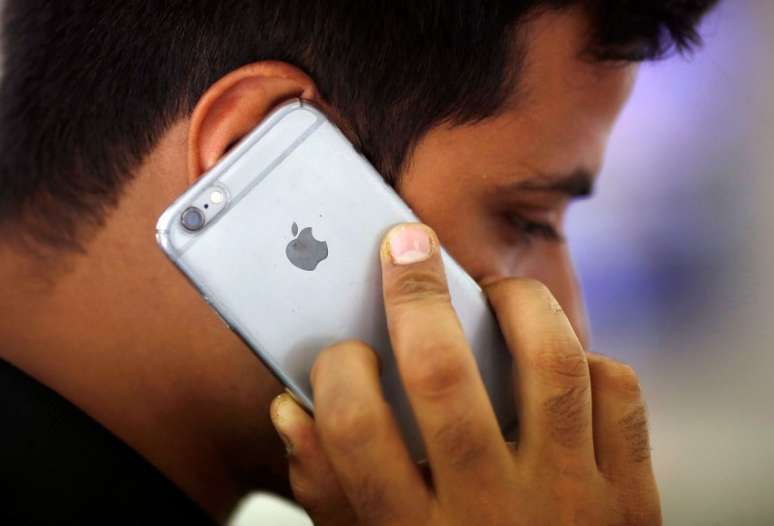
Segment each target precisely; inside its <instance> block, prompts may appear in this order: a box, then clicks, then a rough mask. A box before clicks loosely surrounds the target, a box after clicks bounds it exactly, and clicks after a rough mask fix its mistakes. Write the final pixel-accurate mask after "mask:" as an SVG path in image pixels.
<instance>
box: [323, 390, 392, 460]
mask: <svg viewBox="0 0 774 526" xmlns="http://www.w3.org/2000/svg"><path fill="white" fill-rule="evenodd" d="M321 413H322V414H320V415H319V420H320V422H319V425H320V431H321V434H322V435H323V437H324V440H325V442H326V443H327V445H328V446H329V447H332V448H335V449H337V450H339V451H352V450H353V449H355V448H359V447H361V446H363V445H364V444H367V443H368V442H369V440H370V439H371V438H372V437H373V435H374V432H375V430H376V429H378V426H379V424H380V415H379V410H378V409H377V408H375V407H374V406H373V404H366V403H364V402H362V401H360V400H357V399H353V398H349V397H340V398H339V399H338V400H336V401H334V402H332V403H331V404H330V405H329V407H327V408H326V409H325V411H321Z"/></svg>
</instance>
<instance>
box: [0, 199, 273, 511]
mask: <svg viewBox="0 0 774 526" xmlns="http://www.w3.org/2000/svg"><path fill="white" fill-rule="evenodd" d="M145 195H148V194H147V193H146V194H145ZM121 214H122V212H121V211H120V210H117V211H116V212H115V214H114V215H115V216H117V217H112V218H111V221H110V223H111V224H114V225H117V228H116V227H111V228H110V229H108V228H107V227H106V228H105V229H104V231H103V232H100V233H98V235H97V236H96V237H95V239H94V240H93V241H92V242H90V243H89V245H88V246H87V247H86V254H85V255H72V256H67V258H68V261H67V262H66V263H65V264H64V265H63V267H62V268H65V266H66V270H63V271H62V272H61V273H60V275H58V276H56V278H53V279H49V280H46V279H35V278H33V277H32V276H33V275H34V274H35V273H36V272H37V271H38V270H39V268H40V266H41V265H40V262H39V261H37V262H33V261H31V260H30V259H29V258H25V257H24V256H22V255H20V254H18V252H13V251H11V250H10V249H7V248H2V247H0V282H2V283H3V284H4V285H3V290H4V295H5V298H4V301H3V302H2V305H4V306H5V307H3V309H4V312H2V313H1V315H0V341H2V342H3V345H2V347H1V348H0V356H2V358H4V359H6V360H8V361H10V362H12V363H14V364H15V365H16V366H18V367H19V368H21V369H22V370H25V371H26V372H27V373H29V374H31V375H32V376H33V377H35V378H37V379H38V380H39V381H41V382H42V383H44V384H46V385H48V386H49V387H51V388H52V389H54V390H55V391H57V392H58V393H59V394H60V395H62V396H63V397H65V398H67V399H69V400H70V401H71V402H73V403H74V404H75V405H77V406H78V407H80V408H81V409H82V410H84V411H85V412H86V413H87V414H89V415H90V416H91V417H93V418H94V419H95V420H97V421H99V422H100V423H102V424H103V425H104V426H105V427H107V428H108V429H110V430H111V431H112V432H113V433H114V434H115V435H117V436H118V437H119V438H120V439H121V440H123V441H124V442H126V443H127V444H128V445H130V446H131V447H133V448H134V449H135V450H136V451H138V452H139V453H140V454H141V455H142V456H143V457H145V458H146V459H147V460H148V461H150V462H151V463H152V464H154V465H155V466H156V467H157V468H158V469H159V470H160V471H161V472H163V473H164V474H165V475H166V476H167V477H168V478H170V479H171V480H172V481H173V482H175V483H176V484H177V485H178V486H179V487H180V488H181V489H182V490H183V491H185V492H186V493H188V494H189V495H190V496H191V497H192V498H193V499H194V500H195V501H197V502H198V503H199V504H200V505H201V506H202V507H203V508H205V509H206V510H207V511H209V512H210V514H211V515H213V516H214V517H216V518H218V519H222V518H224V517H225V516H226V515H227V514H228V513H229V511H230V510H231V509H233V507H234V505H235V504H236V502H237V500H238V499H239V498H240V497H241V496H243V495H244V494H245V493H247V492H248V491H250V490H257V489H264V490H268V491H275V492H279V493H284V494H287V493H288V491H287V489H286V488H287V481H286V475H285V471H286V466H285V457H284V448H283V447H282V445H281V443H280V441H279V439H278V438H277V437H276V435H275V433H274V431H273V429H272V427H271V423H270V420H269V409H268V408H269V404H270V401H271V399H272V398H273V396H275V395H276V394H278V393H279V392H280V391H281V386H280V385H279V383H277V382H276V380H274V378H273V377H272V376H271V375H270V374H269V372H268V371H267V370H266V369H265V368H264V367H263V366H262V365H261V364H260V362H259V361H258V360H257V359H256V358H255V356H253V355H252V353H250V351H249V350H248V349H247V348H246V347H245V346H244V345H243V344H242V343H241V341H239V340H238V339H237V338H236V337H235V336H234V335H233V334H232V333H231V332H230V331H228V330H227V329H225V328H224V327H223V325H222V324H221V323H220V322H219V320H218V319H217V317H216V316H215V314H214V313H212V312H210V310H209V309H208V308H207V307H206V306H205V305H204V302H203V301H202V300H201V299H200V298H199V297H198V295H197V294H196V293H195V292H194V291H193V290H192V288H191V287H190V286H188V285H187V284H186V283H185V282H184V280H183V278H182V277H181V276H179V275H178V273H177V272H176V271H175V270H174V269H173V268H172V266H171V264H169V263H168V262H167V261H166V260H165V259H164V258H163V256H162V255H161V254H160V253H159V251H158V250H156V249H155V247H153V250H150V249H149V247H133V246H129V247H127V246H126V239H125V237H126V235H125V234H122V233H121V232H122V231H123V232H126V230H122V228H121V227H122V225H121V223H122V218H121V217H120V216H121ZM153 217H156V215H153ZM133 220H136V217H135V218H134V219H133ZM149 223H151V224H149V225H146V226H147V228H148V229H147V231H148V232H151V233H152V232H153V225H152V221H149ZM148 237H149V238H150V242H151V243H152V234H151V235H150V236H148ZM122 238H123V239H122ZM133 249H137V251H136V252H135V251H134V250H133ZM132 254H142V256H141V257H137V256H133V255H132ZM33 269H34V270H33ZM138 269H149V271H146V272H138ZM41 272H42V270H41ZM48 273H49V275H50V270H48ZM10 306H12V308H9V307H10ZM181 306H182V307H184V308H181ZM6 311H7V312H6Z"/></svg>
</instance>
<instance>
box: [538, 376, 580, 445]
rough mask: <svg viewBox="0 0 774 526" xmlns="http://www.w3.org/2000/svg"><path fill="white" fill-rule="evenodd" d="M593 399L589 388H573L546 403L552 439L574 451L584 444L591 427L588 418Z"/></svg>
mask: <svg viewBox="0 0 774 526" xmlns="http://www.w3.org/2000/svg"><path fill="white" fill-rule="evenodd" d="M590 404H591V399H590V397H589V388H588V387H587V386H582V387H581V386H573V387H570V388H568V389H566V390H565V391H564V392H562V393H561V394H558V395H556V396H553V397H551V398H549V399H548V400H546V401H545V410H546V413H547V414H548V416H549V419H548V420H549V422H550V434H551V439H552V440H553V441H554V442H555V443H556V444H559V445H560V446H562V447H565V448H567V449H574V448H576V447H578V446H580V445H582V444H583V443H584V437H585V434H586V430H587V429H588V427H589V426H590V425H591V422H590V421H589V419H588V418H587V415H588V411H589V406H590Z"/></svg>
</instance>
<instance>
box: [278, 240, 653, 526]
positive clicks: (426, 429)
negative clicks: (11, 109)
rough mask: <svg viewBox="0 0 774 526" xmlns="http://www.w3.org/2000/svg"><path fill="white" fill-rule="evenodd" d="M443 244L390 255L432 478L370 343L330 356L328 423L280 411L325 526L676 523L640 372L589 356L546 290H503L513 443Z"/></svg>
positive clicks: (396, 343) (409, 246)
mask: <svg viewBox="0 0 774 526" xmlns="http://www.w3.org/2000/svg"><path fill="white" fill-rule="evenodd" d="M422 235H424V236H429V238H428V239H429V241H428V242H425V241H423V240H422ZM395 236H397V237H395ZM435 247H437V240H436V238H435V236H434V235H433V233H432V231H430V230H429V229H428V228H426V227H423V226H420V225H412V226H399V227H397V228H396V229H393V230H391V231H390V233H389V234H388V236H387V238H386V240H385V242H384V244H383V245H382V248H381V258H380V260H381V265H382V275H383V290H384V308H385V311H386V313H387V319H388V320H389V334H390V339H391V341H392V347H393V349H394V352H395V356H396V359H397V364H398V369H399V372H400V375H401V378H402V379H403V383H404V385H405V387H406V391H407V393H408V398H409V400H410V402H411V406H412V408H413V410H414V413H415V415H416V421H417V424H418V426H419V429H420V430H421V434H422V436H423V438H424V441H425V444H426V446H427V456H428V464H427V471H426V472H425V475H426V476H425V477H423V476H422V475H423V473H422V470H420V469H419V468H418V466H417V465H415V464H414V462H412V459H411V457H410V454H409V450H408V449H407V447H406V446H405V444H404V442H403V441H402V438H401V436H400V433H399V430H398V427H397V426H396V422H395V420H394V418H393V417H392V413H391V411H390V409H389V406H388V405H387V404H386V402H385V399H384V397H383V395H382V393H381V390H380V387H379V368H378V360H377V358H376V354H375V353H374V351H373V350H371V349H369V348H368V347H367V346H365V345H363V344H362V343H359V342H352V341H349V342H346V341H345V342H341V343H338V344H335V345H333V346H330V347H328V348H326V349H325V350H324V351H323V352H322V353H321V354H320V356H319V357H318V359H317V362H316V364H315V366H314V369H313V374H312V378H313V386H314V399H315V404H316V405H315V408H316V413H315V415H314V417H310V416H309V415H308V414H307V413H306V412H305V411H304V410H303V409H301V407H299V406H298V405H297V404H296V403H295V402H294V401H293V399H292V398H290V397H289V396H287V395H281V396H280V397H278V398H277V399H275V401H274V403H273V404H272V420H273V422H274V424H275V427H276V428H277V430H278V431H279V433H280V435H281V436H282V437H283V438H284V440H285V441H286V443H287V444H288V447H289V452H290V453H289V466H290V479H291V485H292V487H293V488H294V492H295V496H296V499H297V500H298V501H299V503H300V504H301V505H302V506H304V507H305V508H306V509H307V511H309V513H310V515H311V516H312V519H313V520H314V523H315V524H316V525H317V526H331V525H338V524H358V525H362V526H371V525H373V526H376V525H383V524H406V525H414V524H417V525H419V524H421V525H428V526H434V525H437V526H441V525H443V526H448V525H452V524H460V525H461V524H487V525H489V524H498V525H503V526H505V525H511V524H513V525H517V524H519V525H522V524H588V525H597V524H627V525H632V526H645V525H648V526H650V525H659V524H661V515H660V504H659V497H658V490H657V488H656V483H655V479H654V476H653V470H652V466H651V460H650V449H649V445H648V432H647V422H646V418H645V407H644V403H643V399H642V396H641V393H640V390H639V383H638V380H637V376H636V375H635V374H634V372H633V370H632V369H631V368H630V367H628V366H626V365H623V364H620V363H617V362H615V361H613V360H611V359H609V358H606V357H602V356H599V355H594V354H587V353H585V352H584V350H583V348H582V346H581V344H580V342H579V341H578V338H577V337H576V335H575V333H574V331H573V328H572V326H571V325H570V322H569V320H568V319H567V317H566V316H565V314H564V312H563V311H562V309H561V308H560V307H559V304H558V303H557V301H556V299H554V297H553V296H552V295H551V292H550V291H549V290H548V289H547V288H546V287H545V286H543V285H542V284H540V283H538V282H535V281H531V280H522V279H509V280H503V281H500V282H497V283H493V284H490V285H488V286H487V287H486V291H487V294H488V297H489V299H490V301H491V303H492V305H493V307H494V309H495V311H496V313H497V317H498V320H499V322H500V325H501V327H502V329H503V332H504V334H505V337H506V340H507V342H508V347H509V348H510V350H511V352H512V354H513V356H514V369H513V373H514V375H515V377H516V380H515V382H514V385H515V386H516V388H515V389H514V391H513V392H512V393H511V395H512V396H513V397H514V399H515V400H516V402H517V412H518V415H519V419H520V429H519V434H518V440H517V442H516V443H511V444H508V443H506V441H505V440H504V439H503V437H502V435H501V433H500V430H499V427H498V423H497V420H496V418H495V415H494V412H493V410H492V405H491V404H490V402H489V400H488V399H487V396H486V390H485V388H484V385H483V383H482V381H481V377H480V375H479V374H478V371H477V369H476V365H475V362H474V360H472V359H471V356H472V355H471V352H470V349H469V343H468V341H467V340H466V338H465V336H464V334H463V332H462V331H461V330H460V325H459V323H458V318H457V314H456V313H455V310H454V307H453V305H452V303H451V302H450V300H449V290H448V288H447V285H446V280H445V277H444V268H443V261H442V258H441V257H440V255H439V253H438V251H437V250H435ZM426 248H429V249H430V252H429V253H427V252H426V250H425V249H426ZM344 385H346V388H342V386H344ZM427 475H429V476H427Z"/></svg>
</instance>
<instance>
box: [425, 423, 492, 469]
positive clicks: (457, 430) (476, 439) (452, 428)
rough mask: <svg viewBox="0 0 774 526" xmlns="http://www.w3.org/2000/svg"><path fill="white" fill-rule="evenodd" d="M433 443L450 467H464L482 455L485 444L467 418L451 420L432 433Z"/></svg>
mask: <svg viewBox="0 0 774 526" xmlns="http://www.w3.org/2000/svg"><path fill="white" fill-rule="evenodd" d="M432 440H433V444H434V445H435V446H436V447H437V448H438V449H439V450H440V451H443V452H444V457H445V458H444V461H445V462H447V463H448V464H449V465H450V466H451V467H453V468H457V469H466V468H468V467H470V466H471V465H473V464H475V463H476V461H478V460H480V459H481V458H483V457H484V453H485V450H486V445H485V442H484V439H483V437H482V435H481V433H478V432H477V431H476V429H475V428H474V427H473V426H472V425H471V423H470V421H469V420H468V419H467V418H464V417H460V418H456V419H454V420H451V421H449V422H447V423H446V424H444V425H443V426H441V427H440V428H439V429H438V430H436V431H435V432H434V433H433V438H432Z"/></svg>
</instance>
